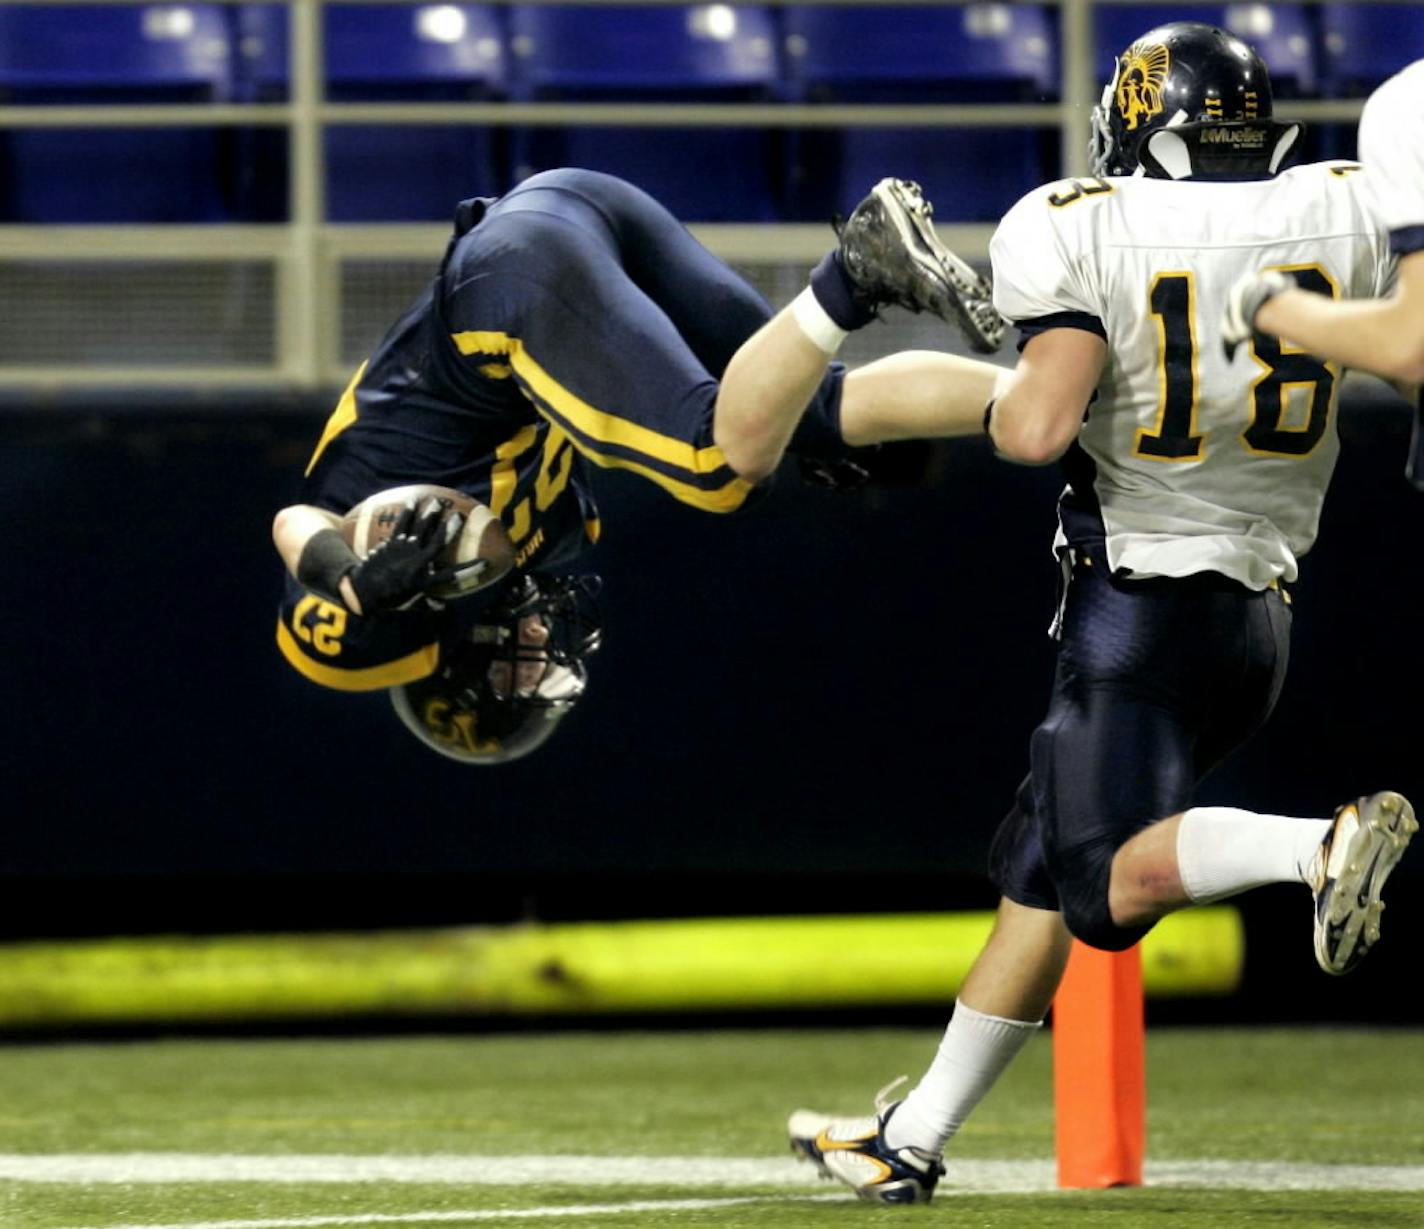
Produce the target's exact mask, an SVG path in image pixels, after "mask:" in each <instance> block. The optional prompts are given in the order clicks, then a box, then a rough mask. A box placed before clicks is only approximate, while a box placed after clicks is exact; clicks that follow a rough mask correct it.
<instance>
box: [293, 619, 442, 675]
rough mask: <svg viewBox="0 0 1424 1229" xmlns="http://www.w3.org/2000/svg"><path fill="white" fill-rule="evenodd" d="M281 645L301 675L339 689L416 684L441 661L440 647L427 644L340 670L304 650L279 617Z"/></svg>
mask: <svg viewBox="0 0 1424 1229" xmlns="http://www.w3.org/2000/svg"><path fill="white" fill-rule="evenodd" d="M277 648H278V649H279V650H281V653H282V656H283V657H285V658H286V659H287V662H288V663H289V664H290V665H291V667H292V668H293V669H294V670H295V671H296V672H297V673H298V674H301V675H303V676H305V677H306V678H308V679H310V680H311V681H312V682H313V683H319V684H320V685H321V686H323V687H331V688H334V689H335V690H337V691H380V690H382V689H384V688H387V687H399V686H400V685H401V684H402V683H413V682H415V680H416V679H422V678H424V677H425V676H426V675H428V674H430V673H431V672H433V671H434V669H435V667H436V665H437V664H438V663H439V661H440V646H439V645H438V644H427V645H424V646H422V647H421V648H418V649H416V650H415V652H413V653H407V654H406V655H405V656H404V657H398V658H396V660H395V661H388V662H382V663H381V664H380V665H379V666H367V667H366V668H365V669H362V670H338V669H336V668H335V667H334V666H324V665H322V664H321V663H320V662H318V661H313V660H312V659H311V658H310V657H308V656H307V655H306V654H305V653H303V652H302V650H301V648H300V647H299V646H298V644H297V641H296V638H295V637H294V636H293V635H292V632H291V629H290V628H289V627H288V626H287V625H286V623H284V622H283V621H282V620H281V619H278V620H277Z"/></svg>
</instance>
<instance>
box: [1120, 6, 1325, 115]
mask: <svg viewBox="0 0 1424 1229" xmlns="http://www.w3.org/2000/svg"><path fill="white" fill-rule="evenodd" d="M1094 14H1095V18H1094V20H1095V30H1096V34H1095V38H1094V43H1095V46H1096V48H1097V52H1096V57H1095V60H1094V67H1095V69H1096V72H1097V78H1098V80H1100V81H1107V80H1108V79H1109V78H1110V77H1111V76H1112V71H1113V61H1114V60H1115V59H1116V58H1117V56H1118V55H1120V54H1121V53H1122V51H1123V50H1124V49H1125V48H1126V47H1127V46H1128V45H1129V44H1130V43H1132V41H1133V40H1134V39H1136V38H1137V37H1138V36H1139V35H1142V34H1146V33H1147V31H1148V30H1150V29H1152V28H1153V27H1154V26H1160V25H1163V24H1164V23H1166V22H1169V21H1204V22H1206V23H1207V25H1212V26H1220V27H1221V28H1222V29H1224V30H1230V31H1231V33H1232V34H1235V35H1236V36H1237V37H1238V38H1241V39H1244V40H1245V41H1246V42H1248V43H1250V44H1251V46H1252V47H1254V48H1255V49H1256V52H1257V53H1258V54H1259V55H1260V57H1261V59H1263V60H1264V61H1265V62H1266V67H1267V68H1268V69H1270V72H1271V87H1272V90H1273V91H1274V93H1275V95H1276V97H1277V98H1302V97H1309V96H1311V95H1314V94H1315V93H1317V92H1318V91H1319V89H1320V69H1319V63H1318V56H1317V54H1316V44H1317V39H1316V33H1315V29H1314V26H1313V24H1312V20H1311V13H1310V6H1308V5H1304V4H1195V5H1184V6H1182V7H1181V8H1170V9H1168V8H1163V7H1161V6H1160V5H1148V4H1124V5H1117V4H1100V5H1097V6H1096V7H1095V9H1094Z"/></svg>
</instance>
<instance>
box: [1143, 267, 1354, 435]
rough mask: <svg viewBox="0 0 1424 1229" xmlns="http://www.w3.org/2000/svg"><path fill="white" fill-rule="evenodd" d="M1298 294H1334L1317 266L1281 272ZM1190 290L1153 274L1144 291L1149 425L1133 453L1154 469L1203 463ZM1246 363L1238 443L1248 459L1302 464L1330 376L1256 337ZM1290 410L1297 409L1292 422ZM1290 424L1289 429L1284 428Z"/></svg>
mask: <svg viewBox="0 0 1424 1229" xmlns="http://www.w3.org/2000/svg"><path fill="white" fill-rule="evenodd" d="M1276 267H1277V268H1279V269H1281V271H1282V272H1287V273H1291V274H1294V276H1295V280H1296V282H1297V284H1298V285H1299V286H1301V288H1302V289H1305V290H1313V291H1315V292H1316V293H1317V294H1323V295H1327V296H1329V297H1330V298H1335V297H1336V294H1337V287H1336V285H1335V282H1334V281H1333V280H1332V279H1331V278H1330V276H1329V274H1327V273H1326V272H1325V271H1324V270H1323V269H1322V268H1320V266H1319V265H1281V266H1276ZM1195 299H1196V285H1195V279H1194V277H1193V275H1192V274H1191V273H1186V272H1182V273H1178V272H1173V273H1161V274H1158V276H1157V277H1156V278H1155V279H1154V280H1153V282H1152V286H1151V288H1150V290H1149V291H1148V305H1149V308H1150V310H1151V314H1152V317H1153V319H1154V321H1155V323H1156V326H1157V379H1158V386H1159V388H1160V395H1159V401H1158V409H1157V421H1156V423H1155V424H1154V426H1153V427H1152V429H1151V430H1148V429H1147V428H1143V429H1141V430H1139V431H1138V433H1137V441H1136V444H1135V447H1134V451H1135V452H1136V454H1137V455H1138V456H1140V457H1145V458H1147V459H1149V460H1154V461H1197V460H1201V459H1202V458H1203V457H1204V456H1205V455H1206V448H1207V440H1206V433H1205V432H1202V431H1200V430H1199V429H1198V424H1197V408H1198V399H1199V397H1200V394H1201V378H1200V370H1199V364H1198V359H1199V348H1198V343H1197V310H1196V303H1195ZM1251 357H1252V358H1253V359H1254V360H1255V361H1256V363H1257V364H1258V365H1259V366H1260V367H1261V368H1262V371H1261V374H1260V375H1259V376H1258V377H1257V378H1256V380H1255V382H1254V383H1253V384H1252V385H1251V388H1250V392H1249V397H1250V421H1249V423H1248V424H1247V426H1246V429H1245V430H1244V431H1242V433H1241V435H1240V444H1241V446H1242V447H1243V448H1245V449H1246V450H1247V451H1248V452H1251V453H1256V454H1259V455H1262V456H1284V457H1303V456H1307V455H1308V454H1309V453H1310V452H1311V451H1312V450H1314V448H1315V446H1316V445H1317V444H1318V443H1319V442H1320V440H1321V437H1322V436H1324V434H1325V428H1326V426H1327V424H1328V423H1329V421H1330V407H1331V404H1332V402H1333V400H1334V395H1335V384H1336V374H1337V372H1336V368H1335V367H1334V366H1333V365H1331V364H1328V363H1323V362H1321V361H1320V360H1319V359H1318V358H1315V357H1314V356H1313V355H1310V354H1307V353H1306V352H1305V351H1303V350H1298V349H1295V348H1293V347H1290V346H1288V345H1286V344H1285V343H1283V342H1280V341H1278V340H1277V339H1276V338H1274V337H1266V336H1264V335H1262V334H1257V335H1256V336H1255V337H1254V338H1253V339H1252V343H1251ZM1293 406H1296V407H1301V408H1300V409H1298V410H1297V412H1296V413H1294V414H1292V413H1291V409H1292V407H1293ZM1292 418H1294V419H1296V420H1297V421H1296V422H1295V423H1292V422H1291V421H1290V420H1291V419H1292Z"/></svg>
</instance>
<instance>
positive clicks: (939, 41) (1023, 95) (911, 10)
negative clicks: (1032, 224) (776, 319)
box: [785, 4, 1059, 221]
mask: <svg viewBox="0 0 1424 1229" xmlns="http://www.w3.org/2000/svg"><path fill="white" fill-rule="evenodd" d="M785 39H786V44H785V45H786V59H787V64H788V66H789V67H788V81H789V83H790V91H789V96H790V97H791V98H793V99H794V100H797V101H801V102H806V103H837V102H839V103H854V102H865V103H912V102H922V103H931V102H941V103H955V102H1012V101H1026V102H1032V101H1048V100H1052V99H1054V98H1056V97H1057V96H1058V93H1059V81H1058V63H1059V51H1058V36H1057V23H1056V12H1055V11H1054V10H1052V9H1050V8H1042V7H1038V6H1035V5H1020V4H1014V5H1008V4H970V5H966V6H950V7H939V8H929V7H924V6H900V5H875V6H870V5H858V6H839V5H837V6H826V7H823V8H818V7H814V6H807V7H802V6H795V7H792V8H789V9H788V10H787V12H786V15H785ZM1056 142H1057V134H1056V131H1053V132H1038V131H1034V130H1032V129H1012V128H994V129H986V128H962V129H957V130H951V131H946V130H945V129H943V128H934V129H926V128H919V129H910V128H901V129H880V128H875V129H865V128H849V129H846V130H844V131H838V130H831V129H808V130H805V131H803V132H800V133H798V134H797V139H796V152H795V159H794V165H793V169H792V175H793V177H794V186H793V189H792V192H791V197H792V201H793V204H792V212H793V214H794V215H795V216H798V217H807V218H815V217H823V216H825V214H826V212H828V211H829V210H830V209H832V208H835V209H839V210H841V211H844V210H846V209H848V208H850V207H851V206H853V205H854V204H855V201H856V200H858V199H859V197H860V196H861V195H863V193H864V191H865V190H866V188H868V187H869V186H870V185H871V184H873V183H874V182H875V181H876V180H877V179H879V178H881V177H882V176H884V175H898V176H901V177H903V178H910V179H916V180H918V181H919V182H920V183H921V184H922V185H923V187H924V188H925V191H926V194H927V195H928V196H929V197H930V199H931V200H933V201H934V202H935V205H936V210H937V215H938V217H939V218H940V219H941V220H946V219H966V220H968V219H973V220H986V221H987V220H991V219H995V218H997V217H999V216H1000V215H1001V214H1002V213H1003V212H1004V210H1005V209H1007V208H1008V207H1009V206H1010V205H1011V204H1012V203H1013V202H1014V200H1016V199H1017V198H1018V196H1019V195H1021V194H1022V193H1023V192H1025V191H1027V190H1029V189H1030V188H1032V187H1034V186H1035V185H1037V184H1038V183H1041V182H1043V181H1044V180H1046V179H1050V178H1053V177H1054V176H1055V175H1056V174H1057V162H1056V157H1055V153H1054V151H1055V150H1056Z"/></svg>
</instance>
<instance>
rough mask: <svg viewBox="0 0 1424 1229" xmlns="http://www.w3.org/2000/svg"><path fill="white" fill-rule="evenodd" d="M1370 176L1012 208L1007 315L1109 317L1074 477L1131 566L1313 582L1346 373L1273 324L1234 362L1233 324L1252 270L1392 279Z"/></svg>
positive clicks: (1351, 286) (998, 272)
mask: <svg viewBox="0 0 1424 1229" xmlns="http://www.w3.org/2000/svg"><path fill="white" fill-rule="evenodd" d="M1364 178H1365V175H1364V173H1363V172H1362V171H1361V170H1360V169H1359V168H1358V167H1357V166H1355V165H1354V164H1351V163H1318V164H1313V165H1310V166H1303V167H1297V168H1295V169H1293V170H1290V171H1286V172H1284V173H1283V174H1281V175H1278V176H1276V177H1275V178H1274V179H1268V180H1261V181H1254V182H1249V183H1220V182H1212V183H1206V182H1201V183H1198V182H1183V181H1173V180H1161V179H1144V178H1113V179H1083V180H1063V181H1061V182H1059V183H1055V184H1049V185H1046V186H1045V187H1042V188H1039V189H1037V190H1036V191H1034V192H1031V193H1029V194H1028V195H1027V196H1025V197H1024V198H1023V199H1022V200H1020V201H1019V202H1018V203H1017V204H1016V205H1015V206H1014V207H1013V208H1012V209H1011V210H1010V211H1009V213H1008V214H1007V215H1005V217H1004V220H1003V221H1002V223H1000V225H999V227H998V230H997V231H996V232H995V235H994V239H993V242H992V244H991V248H990V253H991V256H992V259H993V267H994V302H995V305H996V306H997V307H998V309H999V310H1000V311H1001V312H1002V313H1003V314H1004V315H1005V316H1007V317H1008V318H1009V319H1010V320H1012V321H1014V322H1015V323H1016V324H1018V325H1019V326H1020V327H1021V328H1023V329H1024V330H1025V332H1026V333H1030V334H1031V333H1032V332H1033V331H1035V329H1037V328H1041V327H1042V326H1043V324H1047V325H1049V326H1057V325H1069V326H1087V327H1092V328H1095V329H1096V327H1097V326H1098V325H1100V326H1101V329H1102V332H1103V334H1104V336H1105V337H1106V339H1107V344H1108V360H1107V366H1106V368H1105V369H1104V372H1103V377H1102V380H1101V381H1100V383H1099V385H1098V390H1097V397H1096V399H1095V400H1094V402H1093V404H1092V406H1091V408H1090V409H1089V411H1088V415H1087V418H1086V421H1085V422H1084V424H1083V429H1082V432H1081V433H1080V435H1079V437H1078V444H1079V445H1080V447H1081V450H1082V453H1083V454H1085V457H1086V463H1085V458H1084V456H1079V455H1077V454H1076V453H1075V455H1074V457H1073V458H1070V464H1071V467H1070V468H1069V471H1068V472H1069V474H1070V480H1071V481H1072V482H1073V484H1074V491H1075V494H1076V495H1077V497H1078V500H1077V502H1086V503H1088V504H1089V506H1090V507H1091V505H1092V504H1093V503H1094V501H1095V502H1096V506H1097V509H1098V510H1099V512H1100V515H1101V520H1102V524H1103V532H1104V538H1105V541H1106V549H1107V554H1108V561H1109V564H1110V565H1111V567H1112V568H1113V569H1115V570H1125V571H1128V572H1131V573H1132V574H1133V575H1137V576H1185V575H1190V574H1192V573H1194V572H1202V571H1216V572H1221V573H1223V574H1225V575H1227V576H1231V577H1234V578H1235V579H1237V580H1239V581H1241V582H1242V583H1244V584H1246V585H1249V586H1250V587H1252V588H1257V589H1259V588H1263V587H1265V586H1266V585H1268V584H1270V583H1271V582H1272V581H1273V580H1275V579H1276V578H1278V577H1280V578H1284V579H1286V580H1293V579H1294V578H1295V576H1296V571H1297V567H1296V560H1297V557H1298V556H1299V555H1301V554H1303V553H1304V552H1305V551H1306V550H1308V549H1309V548H1310V546H1311V544H1312V543H1313V542H1314V540H1315V535H1316V532H1317V529H1318V524H1319V519H1320V508H1321V503H1322V501H1323V499H1324V496H1325V488H1326V486H1327V484H1328V483H1329V480H1330V474H1331V471H1332V470H1333V468H1334V465H1335V459H1336V456H1337V454H1338V451H1339V441H1338V438H1337V435H1336V431H1335V409H1336V400H1337V394H1338V391H1339V376H1340V372H1339V369H1338V368H1336V367H1334V366H1331V365H1327V364H1323V363H1321V362H1319V361H1318V360H1316V359H1315V358H1313V357H1311V356H1309V355H1307V354H1303V353H1301V352H1299V351H1296V350H1294V349H1293V348H1292V347H1290V346H1289V345H1286V344H1283V343H1280V342H1277V341H1276V340H1274V339H1272V338H1265V337H1262V338H1258V339H1257V340H1256V341H1255V342H1253V343H1252V344H1251V345H1250V346H1242V347H1241V348H1240V349H1238V350H1237V352H1236V356H1235V358H1234V359H1233V360H1228V359H1227V358H1226V356H1225V354H1224V352H1223V348H1222V342H1221V334H1220V330H1219V327H1218V325H1219V320H1220V316H1221V309H1222V304H1223V302H1224V301H1225V298H1226V293H1227V290H1228V288H1229V287H1230V286H1231V284H1232V283H1233V282H1234V281H1235V280H1236V279H1237V278H1238V277H1239V276H1241V274H1243V273H1245V272H1247V271H1248V270H1251V269H1285V270H1290V271H1291V272H1293V273H1294V274H1295V276H1296V278H1297V280H1299V281H1300V282H1301V283H1302V284H1303V285H1305V286H1307V287H1308V288H1310V289H1313V290H1318V291H1321V292H1323V293H1327V294H1331V295H1335V296H1339V297H1347V296H1348V297H1375V296H1377V295H1379V294H1380V293H1382V292H1383V291H1384V290H1385V289H1386V288H1387V287H1388V285H1389V284H1390V279H1391V277H1392V273H1393V262H1392V259H1391V257H1390V255H1389V253H1388V250H1387V239H1386V237H1385V235H1384V234H1383V232H1382V231H1380V230H1379V229H1378V228H1377V224H1376V222H1375V220H1374V218H1373V216H1372V214H1371V213H1370V212H1369V208H1368V202H1367V200H1366V192H1365V190H1364V185H1363V181H1364ZM1055 318H1056V319H1055ZM1034 322H1041V323H1040V324H1038V325H1035V323H1034ZM1080 475H1082V476H1080ZM1061 542H1062V534H1061V533H1060V544H1061Z"/></svg>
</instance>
